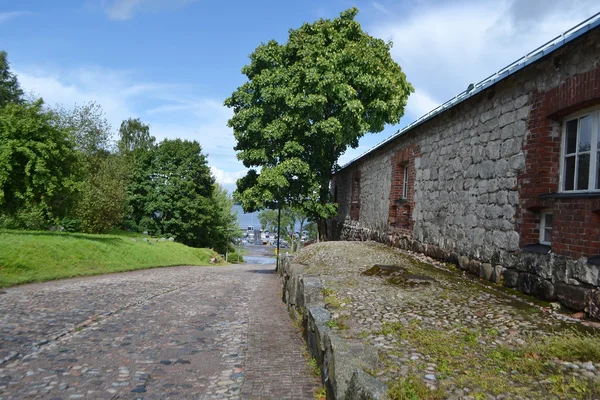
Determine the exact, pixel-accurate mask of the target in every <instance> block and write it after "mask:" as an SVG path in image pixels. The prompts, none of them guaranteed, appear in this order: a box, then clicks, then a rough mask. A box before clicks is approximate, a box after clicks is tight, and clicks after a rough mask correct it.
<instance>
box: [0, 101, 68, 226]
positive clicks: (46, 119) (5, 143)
mask: <svg viewBox="0 0 600 400" xmlns="http://www.w3.org/2000/svg"><path fill="white" fill-rule="evenodd" d="M75 164H76V156H75V152H74V150H73V143H72V142H71V141H70V139H69V134H68V132H67V131H66V130H64V129H61V128H59V127H57V125H56V115H55V114H54V113H53V112H50V111H46V110H44V108H43V101H42V100H41V99H40V100H38V101H36V102H34V103H22V104H19V103H8V104H6V105H5V106H4V107H0V213H2V214H4V215H5V216H7V215H8V216H10V215H13V216H14V215H17V214H19V213H22V212H33V214H36V215H38V216H39V218H41V219H42V220H45V221H46V222H49V220H50V219H52V218H54V217H60V216H62V215H63V214H64V213H65V207H64V203H65V201H66V200H67V199H69V198H70V196H71V193H72V190H73V182H72V174H73V170H74V166H75ZM37 227H38V228H39V227H40V226H37Z"/></svg>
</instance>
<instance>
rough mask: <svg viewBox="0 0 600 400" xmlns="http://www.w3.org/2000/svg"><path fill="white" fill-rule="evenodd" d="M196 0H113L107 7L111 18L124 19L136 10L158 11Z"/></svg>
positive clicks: (128, 17) (107, 12)
mask: <svg viewBox="0 0 600 400" xmlns="http://www.w3.org/2000/svg"><path fill="white" fill-rule="evenodd" d="M192 1H195V0H113V1H112V3H111V4H109V5H108V6H107V7H106V8H105V11H106V14H107V15H108V17H109V18H110V19H114V20H118V21H124V20H128V19H130V18H131V17H132V16H133V14H135V13H136V12H142V11H151V12H157V11H160V10H162V9H165V8H176V7H182V6H184V5H186V4H188V3H191V2H192Z"/></svg>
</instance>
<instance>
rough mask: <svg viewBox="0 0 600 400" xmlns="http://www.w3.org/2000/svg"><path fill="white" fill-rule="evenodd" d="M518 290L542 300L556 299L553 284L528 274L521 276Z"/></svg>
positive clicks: (518, 281) (518, 280)
mask: <svg viewBox="0 0 600 400" xmlns="http://www.w3.org/2000/svg"><path fill="white" fill-rule="evenodd" d="M517 289H518V290H519V291H521V292H523V293H526V294H530V295H532V296H536V297H537V298H539V299H542V300H546V301H552V300H555V299H556V291H555V288H554V285H553V284H552V282H550V281H548V280H546V279H542V278H540V277H539V276H537V275H534V274H530V273H527V272H524V273H522V274H520V275H519V278H518V279H517Z"/></svg>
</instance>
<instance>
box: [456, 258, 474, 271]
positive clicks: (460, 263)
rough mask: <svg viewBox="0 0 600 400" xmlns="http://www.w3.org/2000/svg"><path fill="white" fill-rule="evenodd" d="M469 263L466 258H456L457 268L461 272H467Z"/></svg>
mask: <svg viewBox="0 0 600 400" xmlns="http://www.w3.org/2000/svg"><path fill="white" fill-rule="evenodd" d="M470 262H471V261H470V260H469V258H468V257H466V256H460V257H458V266H459V268H460V269H462V270H465V271H466V270H468V269H469V263H470Z"/></svg>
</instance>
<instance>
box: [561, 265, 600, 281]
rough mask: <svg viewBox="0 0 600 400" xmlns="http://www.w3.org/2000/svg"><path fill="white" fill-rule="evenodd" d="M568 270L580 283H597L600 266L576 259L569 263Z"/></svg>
mask: <svg viewBox="0 0 600 400" xmlns="http://www.w3.org/2000/svg"><path fill="white" fill-rule="evenodd" d="M568 268H569V270H570V272H571V274H570V275H571V276H572V277H573V278H575V279H577V280H578V281H580V282H582V283H587V284H589V285H593V286H597V285H598V276H599V273H600V266H598V265H590V264H587V263H586V262H584V261H583V260H578V261H574V262H570V263H569V267H568Z"/></svg>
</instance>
